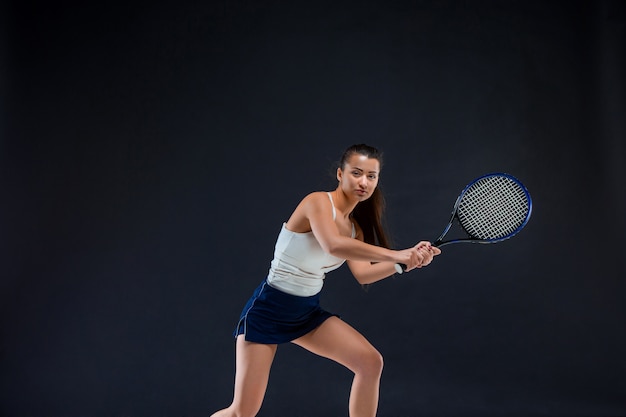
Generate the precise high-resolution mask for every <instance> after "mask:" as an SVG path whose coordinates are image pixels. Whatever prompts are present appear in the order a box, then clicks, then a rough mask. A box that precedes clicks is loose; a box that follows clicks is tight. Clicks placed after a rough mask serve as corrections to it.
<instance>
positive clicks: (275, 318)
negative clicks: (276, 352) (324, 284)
mask: <svg viewBox="0 0 626 417" xmlns="http://www.w3.org/2000/svg"><path fill="white" fill-rule="evenodd" d="M333 316H337V317H338V315H337V314H333V313H329V312H328V311H325V310H323V309H322V308H321V307H320V294H319V293H318V294H316V295H312V296H310V297H299V296H297V295H291V294H287V293H285V292H283V291H280V290H278V289H276V288H272V287H271V286H270V285H269V284H268V283H267V281H265V280H264V281H263V282H262V283H261V285H259V286H258V287H257V289H256V290H255V291H254V293H253V294H252V297H250V299H249V300H248V302H247V303H246V305H245V307H244V308H243V310H242V311H241V316H240V317H239V322H238V323H237V327H236V328H235V331H234V332H233V335H234V336H235V337H237V336H239V335H240V334H243V335H245V340H247V341H249V342H256V343H264V344H280V343H287V342H291V341H292V340H295V339H297V338H299V337H301V336H304V335H305V334H307V333H309V332H310V331H311V330H313V329H315V328H316V327H318V326H319V325H320V324H322V323H323V322H324V320H326V319H328V318H329V317H333Z"/></svg>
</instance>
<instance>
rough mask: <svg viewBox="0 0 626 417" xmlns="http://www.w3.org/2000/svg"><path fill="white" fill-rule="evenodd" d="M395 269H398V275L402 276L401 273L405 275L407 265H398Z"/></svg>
mask: <svg viewBox="0 0 626 417" xmlns="http://www.w3.org/2000/svg"><path fill="white" fill-rule="evenodd" d="M395 267H396V272H397V273H398V274H401V273H403V272H404V271H405V270H406V265H405V264H396V265H395Z"/></svg>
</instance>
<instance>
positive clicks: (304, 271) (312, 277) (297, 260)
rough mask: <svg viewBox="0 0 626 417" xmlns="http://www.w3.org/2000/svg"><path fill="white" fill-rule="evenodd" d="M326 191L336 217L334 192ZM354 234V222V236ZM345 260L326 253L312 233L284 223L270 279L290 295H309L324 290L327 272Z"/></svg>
mask: <svg viewBox="0 0 626 417" xmlns="http://www.w3.org/2000/svg"><path fill="white" fill-rule="evenodd" d="M327 194H328V198H330V203H331V204H332V206H333V220H334V219H335V218H336V217H337V212H336V210H335V204H334V202H333V198H332V196H331V194H330V193H327ZM355 236H356V231H355V229H354V223H353V224H352V237H353V238H354V237H355ZM344 262H345V259H340V258H337V257H335V256H332V255H330V254H328V253H326V252H324V250H323V249H322V247H321V246H320V244H319V242H318V241H317V239H316V238H315V236H314V235H313V232H306V233H297V232H292V231H291V230H289V229H287V227H286V226H285V223H283V226H282V229H281V230H280V234H279V235H278V239H277V240H276V246H275V248H274V259H273V260H272V263H271V264H270V270H269V274H268V276H267V282H268V283H269V284H270V285H271V286H272V287H274V288H276V289H279V290H281V291H283V292H286V293H288V294H292V295H298V296H301V297H309V296H312V295H315V294H317V293H319V292H320V291H321V290H322V287H323V285H324V278H325V276H326V273H327V272H330V271H333V270H335V269H337V268H339V267H340V266H341V265H343V263H344Z"/></svg>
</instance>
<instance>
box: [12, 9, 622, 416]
mask: <svg viewBox="0 0 626 417" xmlns="http://www.w3.org/2000/svg"><path fill="white" fill-rule="evenodd" d="M87 3H88V2H87ZM87 3H86V2H77V3H71V2H48V3H42V4H36V3H24V2H22V3H19V4H8V5H5V10H6V14H4V16H5V17H4V18H3V22H7V25H6V26H5V28H4V29H3V30H4V32H3V37H4V39H3V42H2V48H1V49H0V51H1V53H2V58H3V59H2V61H3V64H2V67H1V68H0V73H1V74H2V84H1V88H2V91H3V94H2V102H1V105H2V107H1V108H2V113H3V114H2V119H0V121H1V123H2V125H1V126H2V129H3V133H2V139H1V142H0V163H1V165H0V187H1V188H0V190H1V191H2V195H3V199H2V203H1V204H0V213H1V216H0V236H1V238H0V245H1V247H0V249H1V252H0V253H1V255H0V259H1V260H2V269H1V274H2V277H1V281H0V414H2V415H3V416H7V417H28V416H50V417H53V416H54V417H56V416H59V417H74V416H76V417H78V416H106V417H110V416H119V417H122V416H133V417H134V416H149V417H156V416H206V415H210V414H211V412H213V411H215V410H217V409H218V408H221V407H223V406H226V405H227V404H228V403H229V401H230V399H231V395H232V383H233V372H234V350H233V347H234V344H233V340H232V338H231V331H232V328H233V326H234V325H235V322H236V320H237V317H238V314H239V312H240V309H241V308H242V307H243V303H244V302H245V300H246V299H247V297H248V296H249V295H250V294H251V291H252V290H253V289H254V287H255V286H256V285H257V284H258V283H259V282H260V280H262V279H263V278H264V277H265V274H266V272H267V269H268V267H269V261H270V260H271V256H272V253H273V244H274V240H275V238H276V236H277V233H278V231H279V228H280V224H281V222H282V221H284V220H286V218H287V217H288V216H289V214H290V212H291V210H292V209H293V208H294V207H295V205H296V204H297V202H298V201H299V199H300V198H302V197H303V196H304V195H305V194H307V193H308V192H310V191H314V190H330V189H332V188H334V186H335V181H334V178H333V170H334V168H335V166H334V161H335V160H336V159H337V158H338V157H339V155H340V153H341V152H342V151H343V149H344V148H345V147H347V146H348V145H350V144H352V143H356V142H366V143H370V144H373V145H375V146H378V147H379V148H381V149H382V150H383V151H384V152H385V167H384V170H383V176H382V180H381V187H382V188H383V189H384V191H385V193H386V195H387V200H388V224H389V228H390V231H391V233H392V235H393V236H394V241H395V243H396V245H397V246H398V247H406V246H409V245H412V244H414V243H416V242H417V241H418V240H422V239H430V240H434V239H435V238H436V237H437V236H438V235H439V233H440V232H441V229H442V227H443V226H444V225H445V223H446V222H447V221H448V216H449V212H450V210H451V208H452V204H453V202H454V199H455V198H456V196H457V194H458V193H459V191H460V190H461V189H462V188H463V187H464V186H465V184H466V183H467V182H469V181H470V180H471V179H472V178H473V177H476V176H478V175H481V174H483V173H486V172H492V171H504V172H509V173H511V174H513V175H515V176H517V177H518V178H520V179H521V180H522V181H523V182H524V183H525V184H526V185H527V187H528V188H529V190H530V192H531V194H532V196H533V200H534V212H533V216H532V219H531V221H530V223H529V224H528V226H527V227H526V229H524V230H523V231H522V232H521V233H520V235H519V236H518V237H516V238H514V239H511V240H509V241H507V242H504V243H502V244H498V245H491V246H482V245H478V246H475V245H454V246H449V247H446V248H445V250H444V254H443V255H441V257H440V258H438V259H437V261H436V262H435V263H433V264H432V265H431V266H429V267H428V268H426V269H424V270H420V271H416V272H412V273H410V274H407V275H402V276H397V277H395V278H393V279H388V280H386V281H383V282H380V283H377V284H375V285H373V286H371V287H370V288H369V289H368V291H364V290H362V289H361V288H360V287H359V286H358V285H357V283H356V281H354V280H353V279H352V278H351V277H350V276H349V273H348V270H347V268H346V267H345V266H344V267H342V268H341V269H339V270H338V271H335V272H334V273H332V274H330V275H329V276H328V278H327V280H326V288H325V292H324V294H323V297H322V303H323V305H324V306H325V307H326V308H327V309H328V310H331V311H334V312H337V313H340V314H341V315H342V317H343V318H344V319H345V320H346V321H348V322H349V323H351V324H352V325H353V326H354V327H356V328H357V329H358V330H360V331H361V332H363V333H364V334H365V335H366V336H367V337H368V338H369V339H370V341H372V343H373V344H374V345H375V346H377V347H378V349H379V350H380V351H381V352H382V354H383V355H384V357H385V363H386V365H385V372H384V376H383V382H382V388H381V402H380V412H379V415H380V416H392V417H397V416H422V415H423V416H587V417H588V416H619V415H626V400H625V398H626V397H625V393H626V356H625V355H624V352H625V351H626V334H625V332H624V326H625V324H626V308H625V305H624V299H625V296H626V284H625V283H624V276H626V274H625V273H626V268H625V261H624V254H625V253H626V251H625V249H626V245H625V244H624V243H623V239H622V235H623V232H624V230H625V229H626V227H625V222H624V213H625V212H626V203H625V197H624V180H625V179H626V171H625V168H624V167H625V162H626V161H625V153H626V151H625V145H624V138H625V137H626V129H625V122H624V115H625V114H626V113H625V110H626V103H625V98H626V87H625V84H624V74H626V72H625V71H626V65H625V61H624V57H625V52H624V51H625V47H626V36H625V35H626V33H625V30H626V28H625V22H626V9H625V7H624V3H623V2H620V1H598V2H595V1H575V2H569V1H568V2H564V1H563V2H559V1H552V2H542V1H530V2H529V1H508V2H501V1H493V2H486V1H481V2H465V1H462V2H461V1H458V2H455V1H416V2H399V1H391V2H373V1H370V2H327V3H314V4H313V3H308V4H307V3H300V2H279V1H274V2H252V1H246V2H244V1H237V2H233V1H230V2H229V1H213V2H202V1H195V2H192V1H179V2H165V1H156V2H146V3H145V4H141V3H130V4H120V5H113V4H110V3H107V4H105V3H102V4H97V5H95V4H89V5H87ZM350 379H351V376H350V374H349V372H348V371H346V370H345V369H343V368H341V367H340V366H339V365H336V364H334V363H331V362H329V361H326V360H324V359H319V358H315V357H313V356H312V355H311V354H309V353H308V352H305V351H302V350H301V349H299V348H296V347H293V346H290V345H286V346H282V347H281V348H280V349H279V352H278V355H277V359H276V361H275V364H274V368H273V371H272V376H271V380H270V387H269V389H268V393H267V396H266V401H265V404H264V407H263V409H262V411H261V413H260V414H259V416H305V417H306V416H336V415H345V414H346V411H345V410H347V396H348V392H349V385H350Z"/></svg>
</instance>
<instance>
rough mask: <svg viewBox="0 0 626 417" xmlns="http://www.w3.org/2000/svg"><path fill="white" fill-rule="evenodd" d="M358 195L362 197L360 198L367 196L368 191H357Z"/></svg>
mask: <svg viewBox="0 0 626 417" xmlns="http://www.w3.org/2000/svg"><path fill="white" fill-rule="evenodd" d="M356 193H357V194H358V195H360V196H364V195H367V191H365V190H356Z"/></svg>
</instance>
